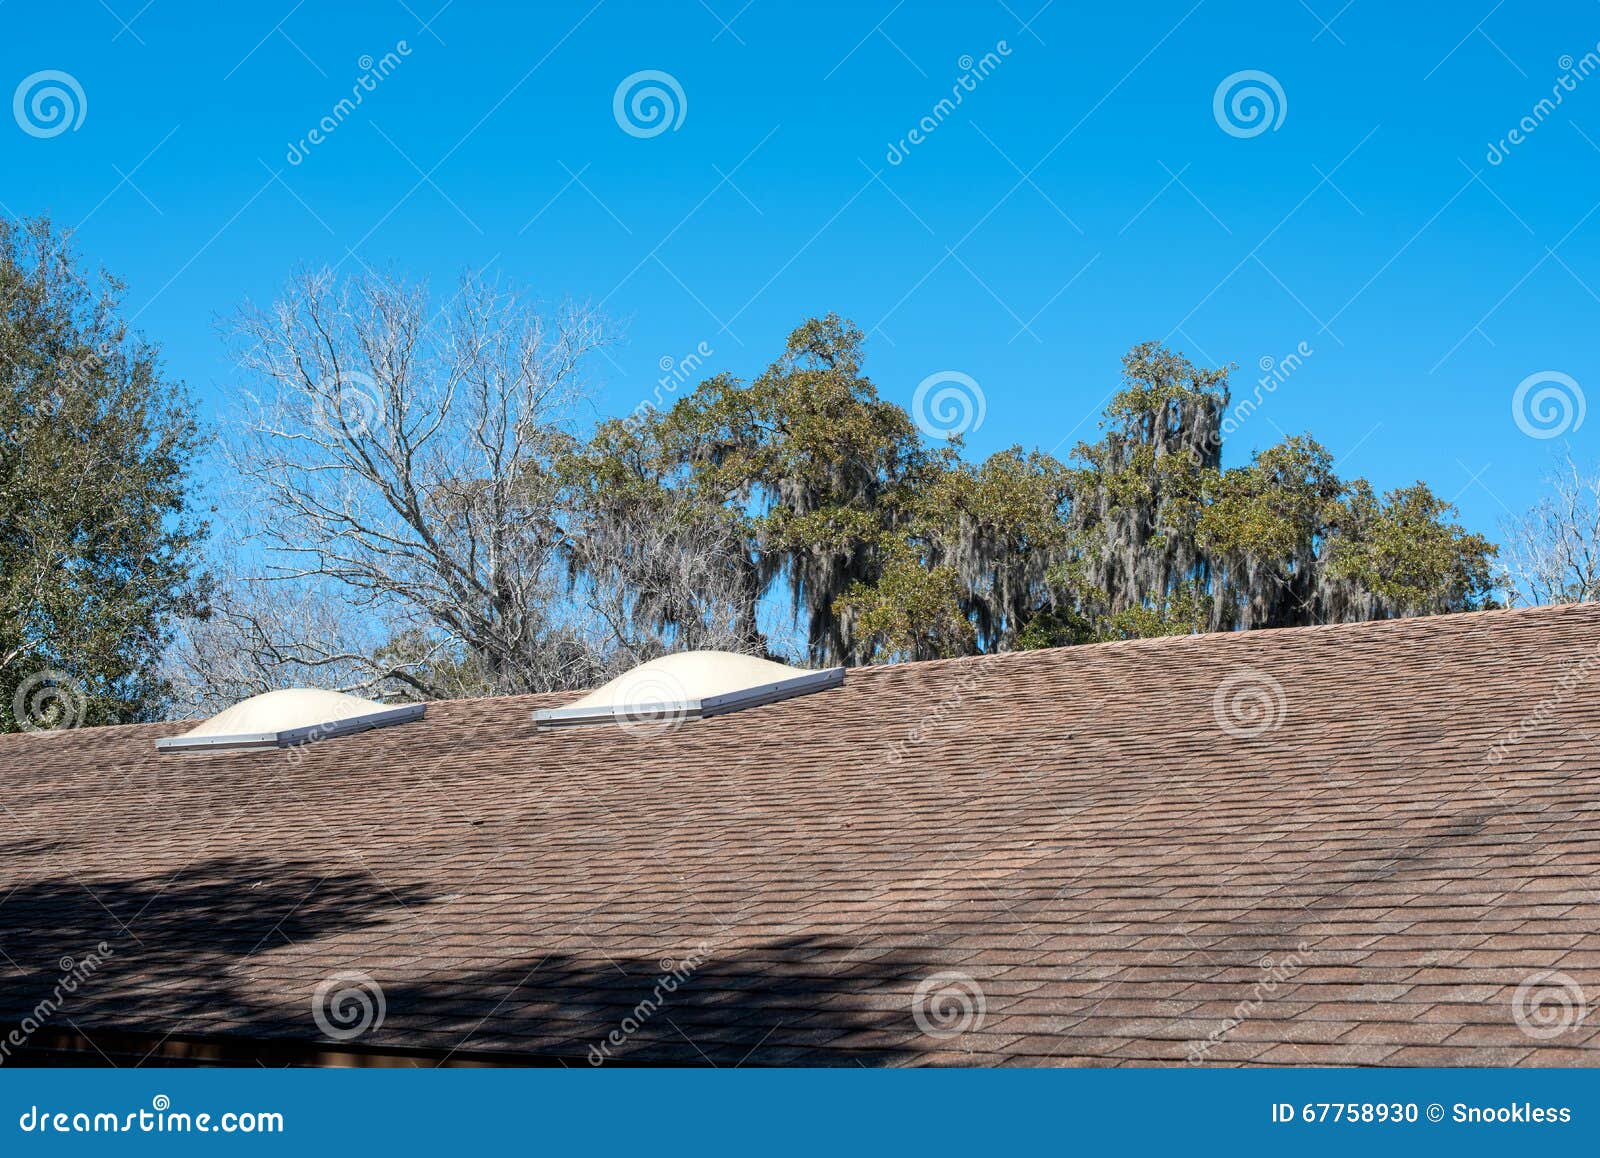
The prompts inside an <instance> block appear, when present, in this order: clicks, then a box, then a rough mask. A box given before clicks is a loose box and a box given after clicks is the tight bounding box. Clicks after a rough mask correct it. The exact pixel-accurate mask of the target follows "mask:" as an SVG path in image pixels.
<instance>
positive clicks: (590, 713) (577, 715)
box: [533, 653, 845, 731]
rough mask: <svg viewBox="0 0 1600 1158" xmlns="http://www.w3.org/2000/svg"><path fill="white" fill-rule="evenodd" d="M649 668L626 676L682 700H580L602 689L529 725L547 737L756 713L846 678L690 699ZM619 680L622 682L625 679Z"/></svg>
mask: <svg viewBox="0 0 1600 1158" xmlns="http://www.w3.org/2000/svg"><path fill="white" fill-rule="evenodd" d="M704 654H706V653H680V656H678V657H673V656H668V657H665V658H666V660H667V661H671V660H673V659H675V658H682V659H697V658H699V657H701V656H703V655H704ZM655 662H656V663H657V664H661V663H662V662H663V661H661V660H657V661H655ZM756 662H763V661H756ZM651 666H652V665H650V664H646V665H642V666H641V667H640V668H637V669H635V672H634V673H629V675H630V676H632V675H634V674H635V673H639V674H640V675H641V676H642V677H643V679H642V681H641V682H645V683H647V684H649V685H652V687H651V694H656V695H658V694H659V687H660V685H661V684H662V683H667V684H676V685H677V686H678V687H680V688H682V697H681V698H676V699H667V700H663V699H660V698H655V699H644V700H639V701H629V700H626V699H624V700H622V701H620V702H589V703H585V702H584V701H585V700H588V701H593V700H594V699H595V697H596V696H599V695H600V694H601V692H603V691H604V690H605V689H601V690H600V691H597V692H593V693H590V695H588V696H585V697H583V699H582V700H580V701H578V703H577V704H575V705H571V706H568V707H565V708H545V709H541V710H540V711H536V712H534V713H533V719H534V723H535V724H536V725H537V726H538V728H539V730H540V731H550V730H553V729H558V728H570V727H576V726H580V725H584V724H622V725H628V724H634V723H639V722H641V721H650V720H667V721H677V720H685V719H706V718H709V717H711V716H720V715H726V714H728V713H730V712H737V711H740V710H742V709H744V708H755V707H760V706H762V705H764V704H773V703H777V702H779V701H780V700H788V699H793V698H794V697H796V696H804V695H809V694H810V693H812V692H819V691H824V690H826V689H828V688H834V687H838V686H839V685H840V684H842V683H844V673H845V669H844V668H842V667H834V668H827V669H824V670H821V671H802V672H798V673H797V674H795V675H793V676H789V677H786V678H783V679H776V680H765V681H762V682H759V683H753V684H750V685H749V686H746V687H740V688H734V689H732V690H728V691H721V692H715V693H712V694H701V695H695V694H694V693H693V692H692V691H691V690H690V689H688V688H687V687H684V686H683V685H682V684H680V683H678V681H677V680H675V679H673V678H672V677H671V676H670V675H666V674H665V673H663V675H664V676H665V678H659V677H658V678H651V674H650V673H649V672H648V669H649V668H650V667H651ZM764 666H766V667H768V668H771V669H772V670H774V671H776V670H781V669H782V665H781V664H774V663H766V664H765V665H764ZM791 670H792V669H791ZM622 678H623V679H626V678H627V677H622ZM609 686H610V685H608V687H609Z"/></svg>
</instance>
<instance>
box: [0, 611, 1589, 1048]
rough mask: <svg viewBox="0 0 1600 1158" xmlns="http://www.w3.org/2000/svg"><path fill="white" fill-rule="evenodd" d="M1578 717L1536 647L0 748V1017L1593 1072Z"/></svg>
mask: <svg viewBox="0 0 1600 1158" xmlns="http://www.w3.org/2000/svg"><path fill="white" fill-rule="evenodd" d="M1597 676H1600V607H1563V608H1543V609H1536V610H1524V611H1511V612H1486V613H1481V614H1477V615H1471V616H1448V617H1441V618H1435V619H1416V620H1407V621H1400V622H1392V623H1379V624H1367V625H1351V626H1335V627H1324V628H1311V629H1302V630H1291V631H1275V632H1256V633H1250V634H1235V635H1221V636H1215V635H1214V636H1198V637H1186V638H1174V639H1164V640H1152V641H1145V642H1134V643H1121V644H1106V645H1099V646H1092V647H1082V648H1073V649H1063V650H1057V651H1046V652H1028V653H1018V654H1012V655H1005V656H996V657H986V658H980V659H972V660H954V661H941V662H935V663H922V664H909V665H903V666H896V667H886V668H876V669H860V670H854V671H852V672H851V673H850V674H849V677H848V679H847V680H846V682H845V684H844V686H843V687H842V688H838V689H835V690H831V691H827V692H822V693H818V694H815V695H812V696H807V697H804V698H801V699H796V700H791V701H787V702H784V703H779V704H774V705H770V706H766V707H761V708H754V709H749V710H746V711H743V712H738V713H734V714H732V715H728V716H724V717H718V718H715V719H711V720H702V721H689V722H686V723H685V724H684V725H683V726H682V727H680V728H679V729H677V730H676V731H673V732H671V733H669V734H666V735H663V736H658V737H642V736H640V735H638V734H635V733H628V732H623V731H620V730H613V729H610V728H604V727H597V728H583V729H573V730H570V731H562V732H548V733H541V732H538V731H537V730H536V729H535V727H534V725H533V721H532V719H531V715H530V713H531V712H532V710H534V709H535V708H538V707H546V706H551V705H553V704H558V703H560V702H562V701H563V700H564V699H566V698H567V697H559V696H557V697H551V696H543V697H511V698H506V699H496V700H478V701H457V702H447V703H436V704H430V705H429V707H428V713H427V717H426V719H425V720H423V721H422V722H420V723H416V724H410V725H402V726H398V727H394V728H391V729H387V730H383V731H377V732H371V733H366V734H363V735H357V736H351V737H345V738H341V739H335V740H329V741H325V742H323V743H319V744H314V745H312V746H310V747H308V748H304V749H296V750H293V751H279V750H266V751H260V750H258V751H235V752H210V753H185V754H181V755H167V756H158V755H157V754H156V753H155V750H154V747H153V741H154V739H155V738H156V737H158V736H163V735H170V734H172V733H174V732H177V731H180V730H182V726H180V725H150V726H140V727H129V728H101V729H85V730H82V731H78V732H72V733H67V734H62V735H21V736H5V737H0V774H3V775H4V777H5V783H6V785H7V792H6V795H5V799H4V806H5V809H6V820H7V825H6V832H5V834H4V837H3V839H0V898H3V899H0V948H3V949H4V951H5V954H6V958H5V961H6V964H5V965H4V967H3V968H0V1018H4V1019H5V1020H7V1021H9V1022H11V1023H15V1022H17V1021H20V1020H21V1019H22V1018H23V1017H25V1016H28V1015H29V1013H30V1012H31V1011H32V1010H33V1009H34V1008H35V1006H36V1005H37V1004H38V1003H39V1001H40V1000H41V998H43V997H45V996H47V995H49V994H50V992H51V991H52V987H53V986H55V984H56V983H57V981H58V980H59V979H60V977H61V970H62V967H63V962H62V959H63V958H65V957H70V958H72V959H73V963H74V964H77V963H82V962H84V961H86V960H88V959H89V955H90V954H92V953H95V952H96V946H97V945H98V944H99V943H100V942H105V943H106V944H107V946H108V948H110V949H111V950H112V954H111V955H110V956H108V957H106V959H105V960H104V961H103V962H101V963H99V965H98V966H97V967H96V968H95V969H94V971H93V972H92V973H91V974H90V975H89V976H88V977H86V978H85V979H84V981H83V982H82V984H81V985H80V986H79V987H78V989H77V991H76V992H74V993H71V994H70V995H68V997H67V999H66V1001H65V1002H64V1004H63V1010H62V1013H61V1016H62V1017H63V1019H65V1018H70V1019H71V1021H72V1023H74V1024H78V1025H81V1026H83V1027H84V1028H85V1029H86V1030H88V1031H91V1032H92V1031H94V1030H96V1029H103V1030H124V1031H148V1032H150V1033H152V1034H155V1035H157V1036H159V1035H161V1034H164V1033H167V1032H169V1031H178V1032H183V1033H194V1034H220V1033H226V1034H235V1035H246V1036H249V1037H254V1038H272V1039H282V1038H294V1039H305V1040H312V1039H326V1037H327V1034H326V1032H325V1029H321V1028H319V1027H318V1025H317V1024H316V1022H315V1021H314V1019H313V1017H312V1002H313V994H314V991H316V989H317V987H318V985H319V984H320V983H323V982H324V981H325V979H327V978H330V977H331V976H333V975H335V974H339V973H347V972H352V971H354V972H361V973H365V974H369V975H370V976H371V977H372V978H373V980H374V981H375V982H376V984H377V985H378V986H380V987H381V989H382V992H383V1002H384V1006H385V1016H384V1020H383V1022H382V1025H381V1026H377V1027H374V1028H372V1029H369V1030H368V1031H367V1032H366V1033H365V1034H364V1036H362V1037H361V1038H360V1039H359V1042H360V1043H361V1044H364V1045H368V1046H376V1047H414V1048H423V1049H433V1050H451V1049H462V1050H468V1051H474V1052H476V1051H508V1052H512V1053H517V1054H522V1055H535V1054H538V1055H557V1056H560V1057H562V1058H564V1059H566V1060H568V1061H570V1062H572V1063H573V1064H584V1059H585V1058H586V1056H588V1055H589V1051H590V1049H591V1047H596V1048H599V1047H604V1048H606V1050H607V1052H608V1053H609V1055H610V1056H612V1057H615V1058H618V1059H626V1060H629V1061H659V1062H687V1063H692V1064H705V1063H706V1062H715V1063H716V1064H719V1065H731V1064H738V1063H741V1062H742V1063H743V1064H749V1065H757V1064H846V1063H855V1062H861V1063H862V1064H868V1065H903V1064H933V1065H971V1064H1002V1063H1015V1064H1028V1065H1040V1064H1049V1065H1068V1064H1094V1065H1117V1064H1141V1065H1144V1064H1187V1063H1192V1062H1195V1061H1203V1062H1204V1063H1205V1064H1278V1065H1305V1064H1316V1065H1358V1064H1384V1065H1406V1064H1419V1065H1438V1064H1444V1065H1500V1064H1527V1065H1543V1064H1555V1065H1573V1064H1592V1063H1600V1038H1597V1035H1596V1032H1595V1030H1596V1027H1595V1025H1594V1024H1593V1015H1591V1016H1590V1017H1589V1018H1588V1020H1587V1021H1581V1022H1580V1021H1579V1014H1580V1013H1581V1012H1582V1011H1583V1010H1584V1009H1586V1008H1588V1007H1592V1006H1595V1005H1597V1004H1600V934H1596V933H1595V932H1594V930H1595V929H1597V928H1600V895H1597V893H1596V892H1595V891H1594V889H1593V888H1592V881H1593V880H1594V879H1595V874H1596V871H1597V870H1600V837H1596V836H1595V835H1594V821H1595V819H1596V817H1597V816H1600V747H1597V746H1596V745H1595V744H1594V743H1591V742H1590V741H1589V740H1588V739H1586V737H1587V736H1595V735H1600V696H1597V695H1596V694H1595V689H1594V680H1595V678H1596V677H1597ZM1219 688H1221V689H1223V694H1224V697H1226V694H1227V692H1228V690H1230V689H1231V690H1233V691H1237V690H1239V689H1240V688H1244V689H1245V690H1246V691H1249V692H1252V693H1254V694H1257V698H1258V699H1259V700H1260V702H1263V703H1265V704H1267V705H1268V706H1269V708H1271V709H1272V712H1271V713H1270V714H1272V715H1273V717H1274V718H1275V719H1276V723H1277V726H1276V727H1273V728H1270V729H1267V730H1265V731H1261V732H1259V733H1258V734H1240V731H1239V728H1238V727H1234V728H1233V730H1232V731H1230V730H1229V729H1228V728H1226V727H1224V726H1223V724H1224V723H1228V724H1230V726H1231V725H1232V724H1233V723H1234V721H1232V720H1231V719H1229V718H1228V717H1226V715H1223V716H1221V717H1219V714H1218V712H1219V710H1224V709H1226V707H1227V702H1226V699H1225V698H1224V700H1223V701H1221V708H1220V709H1219V706H1218V704H1219V701H1218V698H1217V697H1218V691H1219ZM1245 727H1246V729H1247V730H1248V727H1249V725H1248V721H1246V723H1245ZM680 966H681V967H682V968H681V970H679V972H678V973H676V974H675V973H674V972H673V971H674V970H678V969H679V967H680ZM1552 971H1554V973H1552ZM680 977H681V980H680V979H679V978H680ZM668 978H671V979H672V984H671V985H670V986H667V985H666V980H667V979H668ZM1530 983H1531V985H1530ZM919 992H922V993H924V994H928V993H930V992H931V994H932V995H931V996H928V997H925V998H924V999H923V1000H922V1003H921V1005H920V1007H918V997H917V994H918V993H919ZM1564 998H1565V999H1566V1001H1567V1005H1566V1006H1563V1005H1562V1004H1561V1002H1562V1000H1563V999H1564ZM980 1008H981V1010H982V1015H981V1017H980V1016H979V1010H980ZM1566 1008H1570V1010H1571V1012H1570V1014H1567V1015H1565V1016H1567V1018H1568V1022H1569V1023H1568V1024H1563V1023H1562V1022H1561V1020H1560V1019H1561V1018H1562V1016H1564V1014H1563V1009H1566ZM1519 1011H1520V1012H1521V1013H1522V1015H1523V1017H1524V1020H1527V1019H1528V1018H1529V1017H1530V1016H1535V1017H1543V1018H1545V1019H1546V1020H1543V1021H1538V1022H1537V1023H1536V1024H1534V1029H1535V1030H1536V1031H1537V1032H1536V1033H1535V1034H1529V1033H1526V1032H1524V1031H1523V1030H1522V1029H1521V1028H1520V1026H1519V1022H1518V1020H1517V1013H1518V1012H1519ZM1530 1011H1531V1014H1530ZM919 1012H920V1013H921V1014H922V1016H921V1017H920V1018H919V1017H918V1016H917V1014H918V1013H919ZM1550 1018H1554V1019H1555V1021H1554V1022H1552V1021H1550V1020H1549V1019H1550ZM1552 1025H1554V1027H1555V1029H1556V1032H1554V1033H1551V1032H1550V1029H1551V1026H1552ZM336 1028H337V1027H336ZM612 1034H616V1035H617V1036H616V1037H611V1036H610V1035H612Z"/></svg>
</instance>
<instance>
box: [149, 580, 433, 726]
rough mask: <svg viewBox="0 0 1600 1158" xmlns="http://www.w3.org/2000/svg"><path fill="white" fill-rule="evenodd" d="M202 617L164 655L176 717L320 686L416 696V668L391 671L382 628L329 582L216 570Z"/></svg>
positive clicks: (396, 666) (188, 622)
mask: <svg viewBox="0 0 1600 1158" xmlns="http://www.w3.org/2000/svg"><path fill="white" fill-rule="evenodd" d="M213 577H214V579H215V583H214V587H213V591H212V597H211V601H210V606H209V607H208V609H207V611H208V614H206V615H205V616H204V617H192V618H187V619H184V620H181V621H180V622H179V623H178V624H177V625H176V628H175V631H174V638H173V640H172V643H171V645H170V646H169V647H168V648H167V650H166V652H165V653H164V655H163V656H162V675H163V676H164V678H165V679H166V681H167V684H168V686H169V687H170V688H171V689H172V692H171V714H172V715H175V716H188V717H199V716H210V715H213V714H215V713H216V712H219V711H221V710H222V709H223V708H225V707H227V706H228V705H230V704H234V703H237V702H238V701H239V700H242V699H245V698H247V697H249V696H254V695H259V694H261V693H262V692H269V691H272V690H274V689H276V688H283V687H318V688H328V689H330V690H333V691H342V692H350V693H353V694H356V695H363V696H381V697H383V698H388V699H392V698H395V697H396V694H397V693H398V694H400V695H404V694H405V693H407V692H411V693H413V694H415V692H416V690H417V685H416V682H415V677H414V675H413V671H414V670H415V667H416V666H417V665H412V666H408V665H405V664H403V663H390V664H388V665H383V664H382V663H381V662H379V661H378V660H377V658H376V657H377V656H378V655H379V654H380V651H381V648H382V645H383V642H384V641H383V640H382V639H380V638H377V637H375V636H374V634H373V627H374V625H373V624H371V623H370V622H369V621H367V620H366V619H365V618H364V617H362V616H360V615H357V614H354V613H353V609H352V608H351V606H350V605H349V604H348V603H347V602H345V601H344V599H342V598H341V596H340V593H339V592H338V591H336V590H332V589H331V587H332V585H331V584H329V583H326V582H321V583H318V582H314V581H309V580H306V581H290V580H273V579H265V578H262V577H261V576H259V575H255V574H251V573H249V572H247V571H244V570H241V569H240V568H239V567H238V566H237V565H227V566H215V567H214V569H213Z"/></svg>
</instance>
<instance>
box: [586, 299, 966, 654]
mask: <svg viewBox="0 0 1600 1158" xmlns="http://www.w3.org/2000/svg"><path fill="white" fill-rule="evenodd" d="M862 342H863V339H862V334H861V331H860V330H858V329H857V328H856V327H855V326H853V325H851V324H850V323H849V322H847V321H844V320H843V319H841V318H839V317H838V316H837V315H834V314H829V315H828V316H827V317H824V318H813V319H811V320H809V321H807V322H806V323H804V324H803V325H801V326H800V327H798V328H797V329H796V330H795V331H794V332H793V333H791V334H790V335H789V339H788V342H787V343H786V345H785V348H784V352H783V354H782V356H781V357H779V358H778V359H777V360H776V361H775V362H773V363H772V364H771V365H770V366H769V367H768V368H767V369H766V371H765V372H764V373H762V374H761V375H760V376H759V377H757V378H756V379H754V380H753V381H751V382H749V383H745V382H742V381H740V380H739V379H737V378H734V377H733V376H732V375H728V374H720V375H717V376H715V377H713V378H710V379H708V380H707V381H705V382H703V383H701V385H700V386H699V387H698V388H697V389H696V390H695V391H694V392H693V393H692V394H691V395H689V396H688V397H685V398H682V399H680V400H679V401H678V402H677V403H675V404H674V405H673V406H672V407H671V408H670V409H668V410H666V411H659V412H653V413H645V414H643V415H640V416H639V421H637V422H634V423H630V424H614V425H610V426H607V427H604V428H602V430H601V431H600V433H599V436H598V438H597V440H596V443H595V445H594V447H593V451H594V456H595V458H596V459H597V460H598V462H600V463H602V464H604V463H609V464H610V466H609V467H606V468H604V469H608V470H609V471H610V472H611V474H612V475H613V477H618V478H621V479H624V480H626V483H627V486H628V487H630V488H632V487H637V488H642V490H643V492H644V494H645V495H646V496H648V495H649V494H650V491H651V489H652V488H655V489H662V488H665V489H666V490H669V491H671V492H672V493H673V494H674V495H675V496H678V497H676V498H674V499H672V500H671V501H672V502H674V503H677V504H683V503H688V504H691V505H693V506H694V507H696V508H698V509H700V510H702V511H705V510H708V509H709V508H710V507H721V508H723V509H724V515H725V519H724V520H723V521H720V522H719V530H718V531H717V533H716V536H715V541H716V542H719V543H722V544H724V549H725V552H726V554H725V556H724V558H725V560H726V566H727V567H728V568H729V571H730V575H731V576H736V577H737V579H736V582H734V586H736V587H737V589H738V590H739V591H740V592H741V593H742V598H743V599H744V601H745V606H744V614H743V616H742V617H741V621H742V622H743V623H744V624H745V628H746V638H745V643H746V645H747V646H749V647H751V648H754V649H757V650H759V649H760V648H761V647H762V646H763V643H762V641H761V640H760V639H759V638H757V637H756V628H755V624H756V623H757V620H758V619H759V618H760V612H759V608H760V604H761V602H762V600H763V599H764V598H765V597H766V596H767V594H768V593H769V592H771V591H774V590H782V591H783V592H784V593H785V594H787V596H788V600H789V604H790V607H791V610H792V612H793V614H794V615H795V616H796V617H797V618H798V619H799V620H800V621H801V622H802V624H803V626H804V630H805V636H806V650H807V652H808V653H809V655H810V657H811V659H812V660H813V661H815V662H820V663H837V662H843V661H844V660H845V659H846V658H847V657H848V656H850V655H851V654H852V652H853V650H854V645H855V641H854V639H853V637H852V631H853V630H854V628H853V623H852V620H851V619H850V618H848V617H844V616H840V615H838V614H836V611H835V601H836V600H838V599H839V598H840V597H841V596H842V595H844V593H845V592H846V591H849V590H851V589H852V588H853V586H854V585H856V584H859V583H864V582H865V583H875V582H876V581H877V579H878V577H879V576H880V574H881V573H882V570H883V568H884V566H885V562H886V557H885V555H884V553H883V551H884V547H885V544H886V543H887V542H888V541H889V533H890V531H891V529H893V528H895V527H897V526H899V525H901V524H903V523H905V522H906V521H907V520H908V519H910V518H911V514H912V512H911V505H912V503H913V501H914V497H915V495H916V492H917V490H918V488H919V487H921V486H922V485H924V484H925V483H927V482H928V481H929V480H930V479H931V478H933V477H936V476H937V474H938V472H939V471H940V470H942V469H943V467H944V464H946V463H947V462H948V461H951V460H953V455H952V453H951V452H948V451H932V450H930V449H929V448H928V447H926V446H925V445H924V444H923V442H922V439H921V436H920V434H919V433H918V431H917V428H916V425H915V423H914V422H912V420H911V416H910V415H909V414H907V413H906V412H905V410H904V409H903V408H901V407H899V406H896V405H894V404H893V403H890V402H885V401H884V400H883V399H881V398H879V397H878V393H877V389H876V387H874V386H873V384H872V382H871V381H870V380H869V379H868V378H866V377H865V376H864V375H862V374H861V372H860V371H861V353H862ZM630 493H631V492H630ZM644 501H645V503H646V506H647V507H648V504H650V503H654V502H658V501H662V500H660V499H659V498H651V497H646V498H645V499H644Z"/></svg>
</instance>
